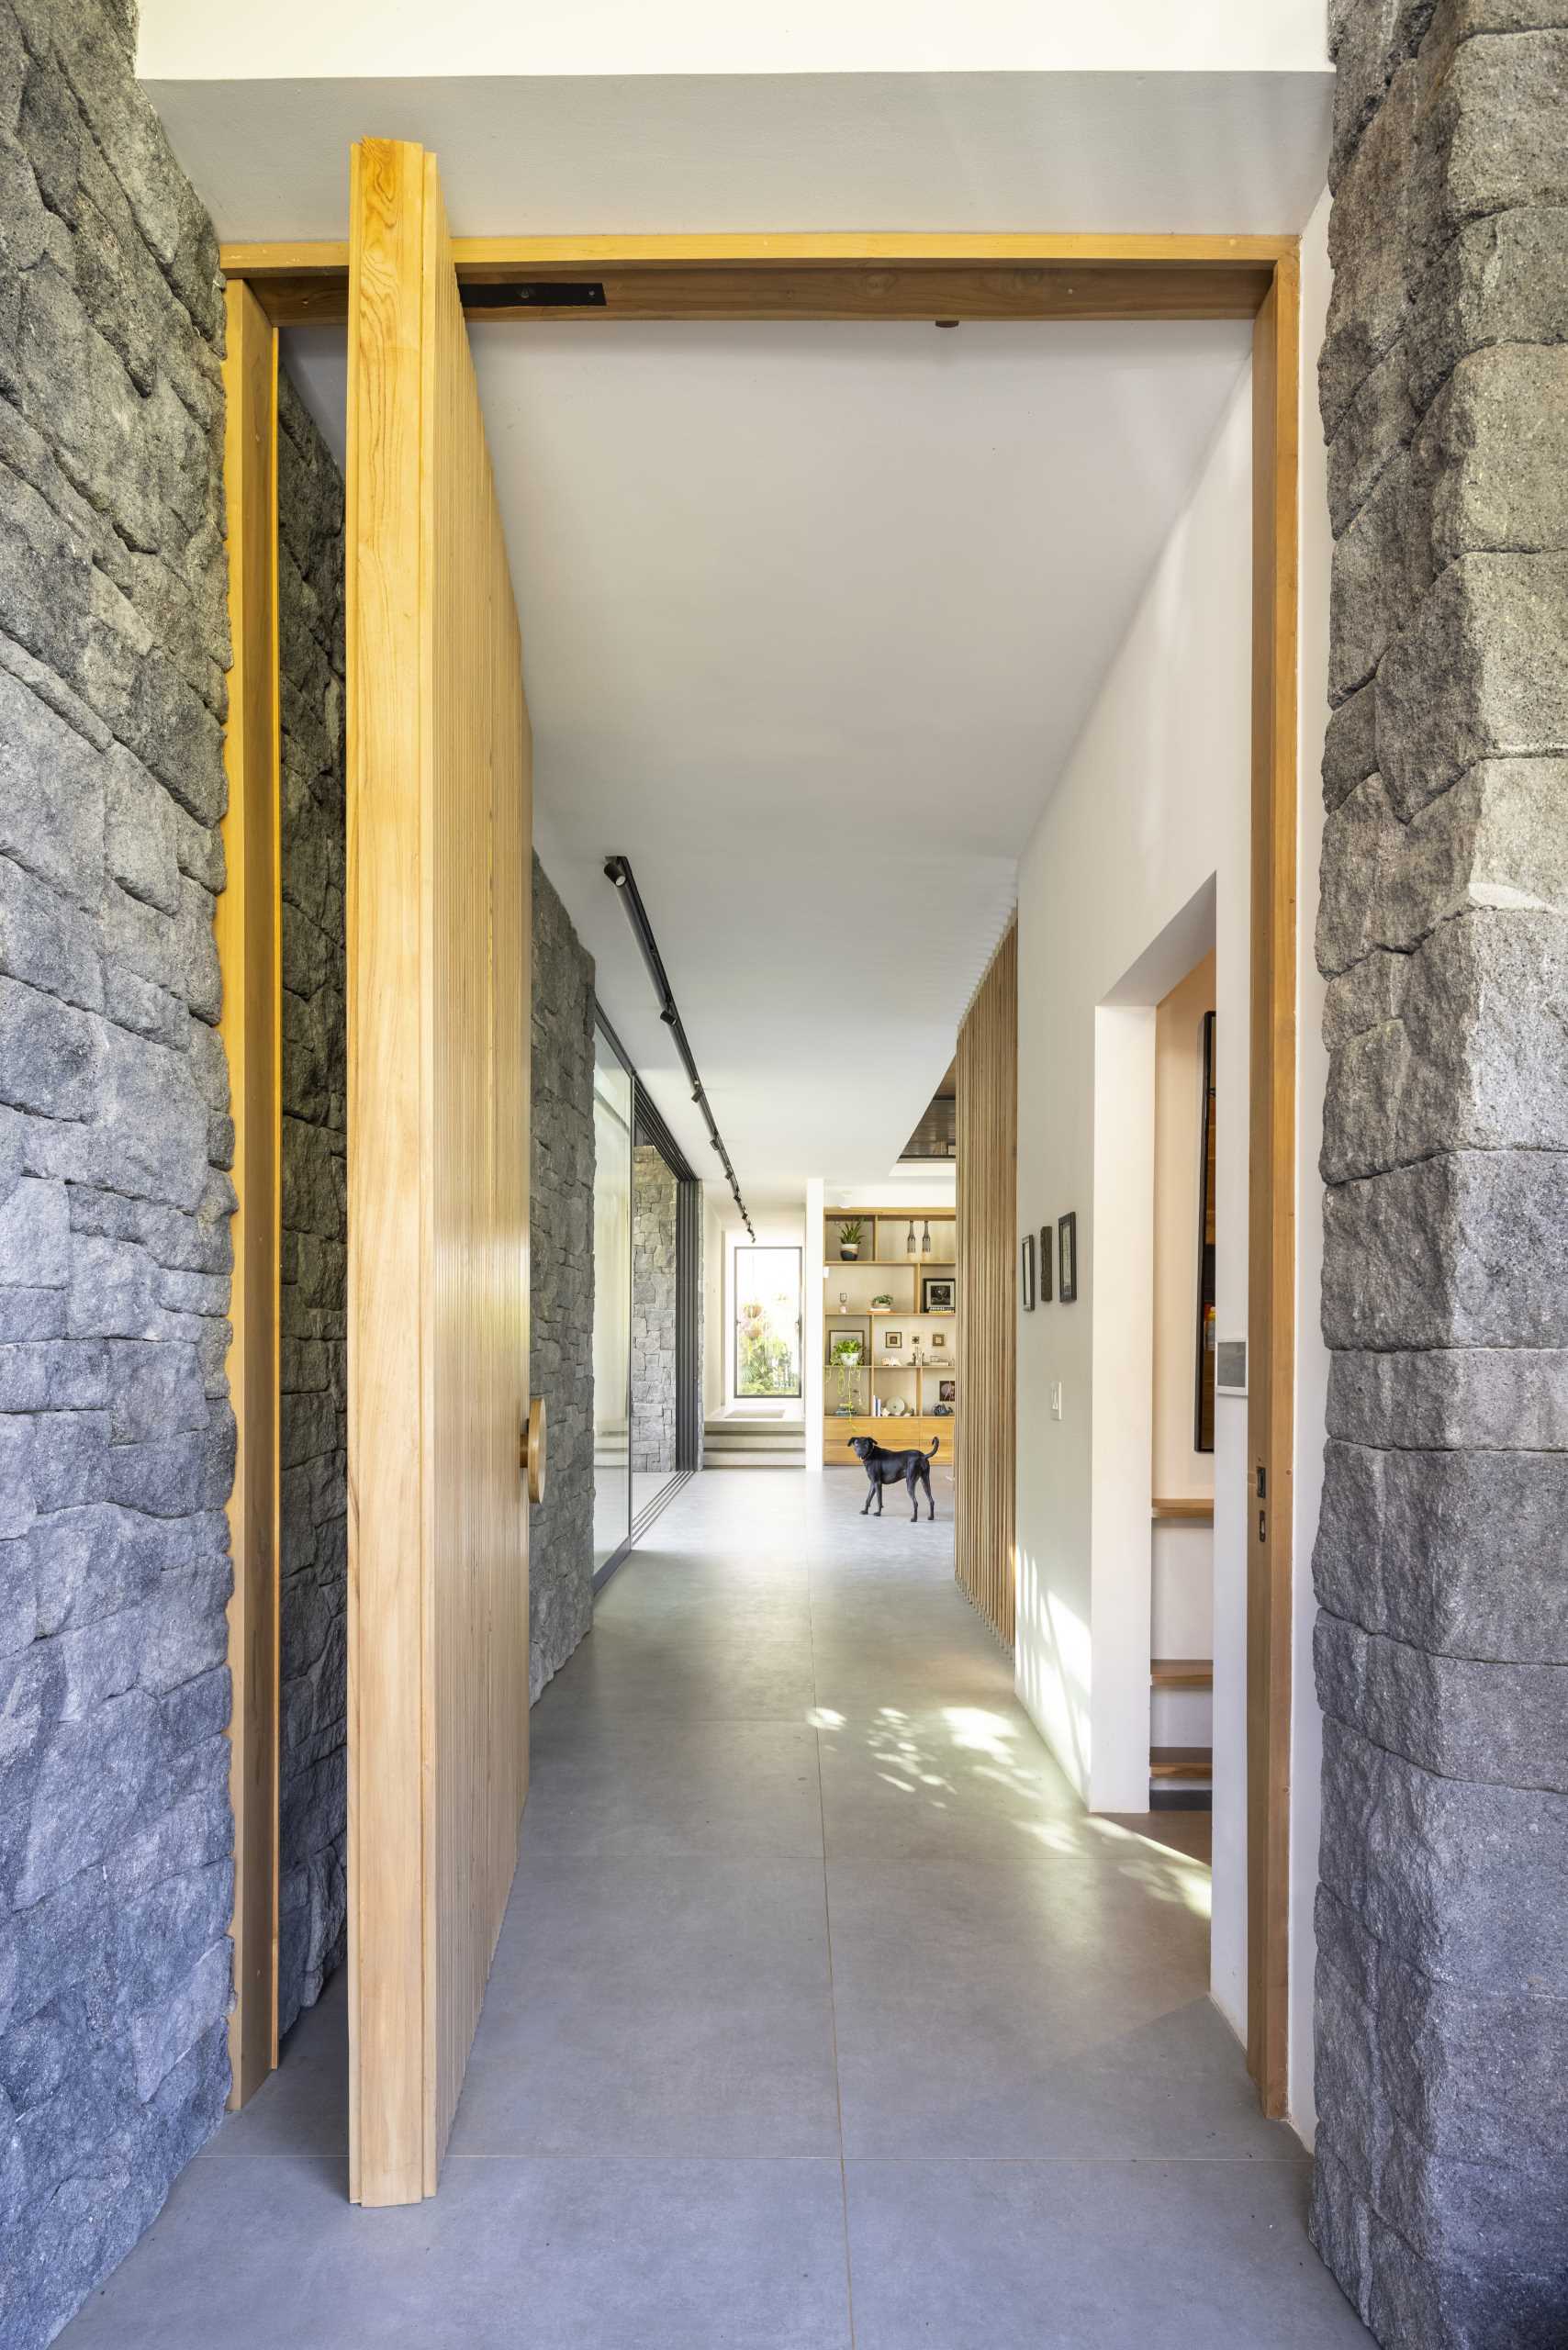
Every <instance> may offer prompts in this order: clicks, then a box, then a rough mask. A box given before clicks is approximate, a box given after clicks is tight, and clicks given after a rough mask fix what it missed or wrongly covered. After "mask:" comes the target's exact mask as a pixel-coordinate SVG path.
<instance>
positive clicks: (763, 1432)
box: [703, 1427, 806, 1452]
mask: <svg viewBox="0 0 1568 2350" xmlns="http://www.w3.org/2000/svg"><path fill="white" fill-rule="evenodd" d="M703 1443H705V1445H745V1448H747V1450H752V1452H790V1450H800V1448H801V1445H804V1443H806V1431H804V1428H736V1427H726V1428H703Z"/></svg>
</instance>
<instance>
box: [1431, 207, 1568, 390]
mask: <svg viewBox="0 0 1568 2350" xmlns="http://www.w3.org/2000/svg"><path fill="white" fill-rule="evenodd" d="M1565 250H1568V209H1564V208H1545V207H1542V208H1540V209H1534V210H1529V211H1516V212H1500V213H1497V214H1495V216H1493V217H1492V218H1488V219H1482V220H1475V221H1473V222H1472V223H1471V224H1470V226H1469V227H1468V228H1466V229H1463V230H1462V232H1461V234H1460V235H1459V236H1457V237H1455V238H1454V240H1453V241H1452V242H1451V244H1450V245H1448V246H1447V247H1446V248H1445V250H1444V251H1443V252H1442V253H1440V254H1439V257H1438V259H1437V260H1436V261H1435V262H1434V263H1433V264H1432V267H1431V268H1430V269H1429V270H1428V273H1427V275H1426V276H1425V278H1424V279H1423V280H1422V282H1421V285H1420V287H1419V289H1418V291H1417V297H1416V299H1415V302H1414V304H1413V306H1412V308H1411V312H1410V327H1409V333H1408V336H1407V338H1406V350H1407V352H1408V354H1409V364H1410V396H1411V398H1412V400H1413V401H1414V403H1415V405H1416V408H1417V410H1418V411H1419V410H1424V409H1425V408H1427V407H1428V405H1429V403H1430V402H1431V400H1432V398H1433V397H1434V396H1435V394H1436V393H1437V391H1438V388H1439V386H1440V385H1441V384H1442V383H1444V382H1445V381H1446V379H1447V378H1448V377H1449V376H1450V375H1451V374H1452V373H1453V370H1454V369H1455V367H1457V366H1458V364H1459V362H1460V360H1461V359H1462V357H1463V356H1464V354H1465V353H1466V352H1471V351H1482V350H1484V349H1486V348H1487V347H1488V346H1490V345H1492V344H1494V343H1559V342H1564V341H1568V269H1564V267H1563V262H1562V256H1563V252H1564V251H1565Z"/></svg>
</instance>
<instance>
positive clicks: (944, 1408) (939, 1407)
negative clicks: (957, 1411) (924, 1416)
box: [931, 1404, 953, 1420]
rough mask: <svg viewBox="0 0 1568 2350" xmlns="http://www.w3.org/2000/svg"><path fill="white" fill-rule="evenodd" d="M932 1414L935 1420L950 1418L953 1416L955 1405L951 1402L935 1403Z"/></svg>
mask: <svg viewBox="0 0 1568 2350" xmlns="http://www.w3.org/2000/svg"><path fill="white" fill-rule="evenodd" d="M931 1416H932V1418H933V1419H934V1420H950V1419H951V1418H952V1416H953V1406H952V1405H951V1404H933V1405H932V1406H931Z"/></svg>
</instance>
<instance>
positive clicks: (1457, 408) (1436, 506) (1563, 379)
mask: <svg viewBox="0 0 1568 2350" xmlns="http://www.w3.org/2000/svg"><path fill="white" fill-rule="evenodd" d="M1411 486H1412V492H1413V498H1412V504H1413V508H1414V509H1416V511H1417V514H1418V516H1419V527H1418V529H1417V531H1416V532H1413V534H1412V545H1411V558H1412V560H1411V568H1412V575H1413V585H1414V587H1415V588H1417V591H1419V590H1421V589H1424V588H1426V587H1427V586H1428V584H1429V583H1430V581H1431V580H1432V579H1434V578H1435V577H1436V576H1437V575H1438V573H1439V571H1441V570H1442V569H1443V568H1444V567H1445V566H1446V565H1448V564H1450V563H1452V562H1453V561H1454V560H1455V559H1456V557H1458V556H1460V555H1463V554H1479V553H1487V552H1496V551H1503V552H1516V553H1517V552H1520V551H1523V552H1527V553H1532V554H1534V553H1541V552H1549V551H1553V550H1555V551H1561V550H1562V549H1563V548H1564V547H1568V348H1562V347H1547V346H1542V345H1532V344H1518V343H1511V344H1504V345H1501V346H1498V347H1496V348H1494V349H1491V350H1487V351H1478V352H1473V353H1468V354H1467V355H1466V356H1465V357H1464V358H1462V359H1461V360H1460V362H1459V364H1457V366H1456V367H1455V369H1454V371H1453V374H1452V375H1450V377H1449V379H1448V381H1447V383H1446V384H1445V385H1444V386H1443V388H1442V390H1441V391H1440V392H1439V395H1438V397H1437V398H1436V399H1435V400H1434V401H1433V403H1432V406H1431V408H1430V409H1429V411H1428V415H1427V417H1426V419H1425V420H1424V421H1423V423H1422V426H1421V430H1420V432H1419V434H1418V436H1417V441H1416V444H1415V448H1414V450H1413V452H1412V458H1411Z"/></svg>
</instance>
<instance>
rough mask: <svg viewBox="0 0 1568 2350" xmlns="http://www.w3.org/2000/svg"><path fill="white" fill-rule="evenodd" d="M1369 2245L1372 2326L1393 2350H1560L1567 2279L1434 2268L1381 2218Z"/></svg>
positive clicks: (1498, 2265)
mask: <svg viewBox="0 0 1568 2350" xmlns="http://www.w3.org/2000/svg"><path fill="white" fill-rule="evenodd" d="M1369 2238H1370V2250H1371V2256H1372V2275H1371V2281H1370V2286H1369V2289H1368V2293H1367V2323H1368V2324H1369V2326H1370V2327H1371V2328H1372V2332H1373V2333H1375V2334H1376V2336H1377V2339H1378V2340H1379V2342H1381V2343H1383V2344H1387V2345H1389V2350H1557V2345H1558V2344H1560V2343H1561V2342H1562V2311H1563V2308H1564V2305H1565V2301H1568V2291H1565V2288H1564V2283H1563V2279H1562V2275H1561V2272H1560V2271H1557V2270H1552V2271H1551V2272H1549V2273H1548V2274H1546V2275H1544V2276H1540V2275H1538V2276H1531V2275H1526V2274H1521V2273H1520V2272H1519V2271H1518V2270H1516V2269H1512V2268H1509V2267H1508V2266H1506V2265H1505V2264H1504V2263H1502V2262H1500V2261H1497V2260H1495V2259H1493V2260H1490V2261H1488V2262H1486V2263H1485V2264H1484V2266H1476V2267H1466V2266H1462V2265H1461V2264H1459V2263H1458V2262H1452V2263H1449V2262H1439V2261H1434V2260H1429V2259H1428V2258H1426V2257H1424V2256H1423V2255H1421V2254H1420V2253H1417V2252H1416V2251H1414V2250H1413V2249H1412V2247H1411V2246H1410V2244H1408V2243H1406V2240H1405V2238H1404V2237H1403V2236H1401V2235H1400V2234H1399V2233H1398V2231H1397V2230H1396V2229H1394V2228H1390V2227H1385V2226H1384V2225H1383V2222H1382V2221H1380V2220H1378V2219H1377V2218H1375V2217H1373V2218H1372V2222H1371V2226H1370V2230H1369Z"/></svg>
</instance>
